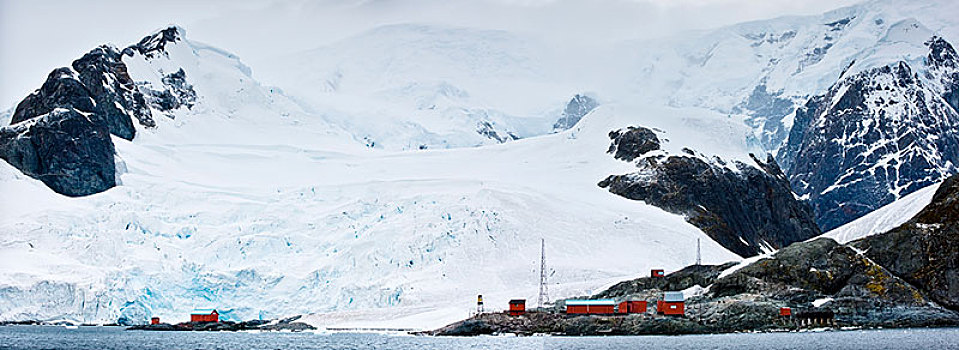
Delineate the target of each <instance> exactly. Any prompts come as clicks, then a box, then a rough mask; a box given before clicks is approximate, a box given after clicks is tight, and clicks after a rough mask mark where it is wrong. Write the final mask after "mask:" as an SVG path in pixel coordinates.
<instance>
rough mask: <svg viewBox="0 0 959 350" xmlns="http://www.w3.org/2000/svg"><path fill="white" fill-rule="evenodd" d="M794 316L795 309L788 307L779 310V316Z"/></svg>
mask: <svg viewBox="0 0 959 350" xmlns="http://www.w3.org/2000/svg"><path fill="white" fill-rule="evenodd" d="M792 314H793V309H791V308H788V307H781V308H779V316H792Z"/></svg>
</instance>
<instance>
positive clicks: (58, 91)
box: [10, 67, 96, 124]
mask: <svg viewBox="0 0 959 350" xmlns="http://www.w3.org/2000/svg"><path fill="white" fill-rule="evenodd" d="M55 108H74V109H76V110H78V111H82V112H87V113H92V112H93V111H94V109H95V108H96V103H95V102H94V101H93V97H91V96H90V92H89V91H87V88H86V87H84V86H83V83H81V82H80V77H79V76H78V75H77V73H76V72H75V71H73V70H72V69H70V68H67V67H63V68H57V69H54V70H53V72H50V74H49V75H48V76H47V80H46V81H44V82H43V85H42V86H41V87H40V89H39V90H37V91H34V92H33V93H32V94H30V95H29V96H27V97H26V98H24V99H23V101H22V102H20V103H19V104H18V105H17V109H16V111H15V112H14V113H13V117H12V118H11V119H10V124H16V123H19V122H22V121H24V120H27V119H30V118H33V117H36V116H40V115H44V114H47V113H50V112H51V111H53V109H55Z"/></svg>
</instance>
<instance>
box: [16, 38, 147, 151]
mask: <svg viewBox="0 0 959 350" xmlns="http://www.w3.org/2000/svg"><path fill="white" fill-rule="evenodd" d="M120 57H121V55H120V53H119V52H118V51H117V50H116V48H114V47H112V46H107V45H104V46H100V47H98V48H96V49H93V50H92V51H90V52H88V53H87V54H86V55H83V57H81V58H80V59H77V60H76V61H73V64H72V67H64V68H58V69H56V70H54V71H53V72H52V73H50V75H49V76H48V77H47V81H45V82H44V83H43V86H41V88H40V89H39V90H37V91H35V92H33V93H32V94H30V95H29V96H27V97H26V98H25V99H24V100H23V101H21V102H20V103H19V104H18V105H17V109H16V112H14V115H13V118H12V119H11V124H13V123H19V122H21V121H24V120H28V119H31V118H34V117H37V116H40V115H43V114H46V113H49V112H50V111H52V110H53V109H55V108H68V109H69V108H74V109H76V110H78V111H81V112H86V113H91V116H90V117H91V118H93V119H97V120H99V121H101V122H103V123H104V124H106V125H107V127H108V128H109V130H110V133H111V134H114V135H116V136H118V137H121V138H124V139H127V140H132V139H133V137H134V135H136V129H135V128H134V126H133V121H134V120H136V121H138V122H139V123H140V124H141V125H143V126H146V127H152V126H155V125H156V124H155V122H154V121H153V117H152V115H151V113H150V108H149V106H148V105H147V104H146V101H145V100H144V98H143V94H142V93H140V91H139V90H138V89H137V88H136V85H135V84H134V83H133V80H132V79H131V78H130V75H129V74H128V73H127V68H126V65H125V64H124V63H123V61H122V60H121V59H120Z"/></svg>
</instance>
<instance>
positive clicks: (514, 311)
mask: <svg viewBox="0 0 959 350" xmlns="http://www.w3.org/2000/svg"><path fill="white" fill-rule="evenodd" d="M525 313H526V299H513V300H510V301H509V315H510V316H519V315H522V314H525Z"/></svg>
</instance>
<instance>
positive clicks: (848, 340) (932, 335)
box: [0, 326, 959, 350]
mask: <svg viewBox="0 0 959 350" xmlns="http://www.w3.org/2000/svg"><path fill="white" fill-rule="evenodd" d="M0 348H3V349H335V350H339V349H342V350H346V349H350V350H354V349H355V350H361V349H387V350H389V349H424V350H432V349H444V350H445V349H600V350H602V349H817V350H818V349H870V350H876V349H931V350H938V349H959V328H917V329H881V330H851V331H824V332H802V333H795V332H793V333H735V334H712V335H681V336H610V337H559V336H544V337H507V336H481V337H428V336H410V335H396V334H363V333H332V334H324V333H314V332H300V333H288V332H252V333H246V332H156V331H126V330H124V329H123V328H121V327H79V328H76V329H68V328H65V327H61V326H0Z"/></svg>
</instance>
